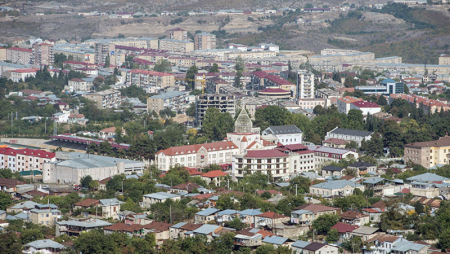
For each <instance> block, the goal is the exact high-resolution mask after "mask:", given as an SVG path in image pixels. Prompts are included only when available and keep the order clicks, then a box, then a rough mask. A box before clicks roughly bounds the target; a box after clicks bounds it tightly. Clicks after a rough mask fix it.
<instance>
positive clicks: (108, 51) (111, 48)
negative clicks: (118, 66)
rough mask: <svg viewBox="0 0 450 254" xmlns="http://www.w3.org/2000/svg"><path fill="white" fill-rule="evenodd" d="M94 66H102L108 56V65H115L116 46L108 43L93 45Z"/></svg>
mask: <svg viewBox="0 0 450 254" xmlns="http://www.w3.org/2000/svg"><path fill="white" fill-rule="evenodd" d="M94 48H95V61H94V63H95V64H104V63H105V60H106V57H107V56H110V64H112V65H115V61H114V59H115V58H114V57H113V56H114V52H115V49H116V45H114V44H109V43H95V46H94Z"/></svg>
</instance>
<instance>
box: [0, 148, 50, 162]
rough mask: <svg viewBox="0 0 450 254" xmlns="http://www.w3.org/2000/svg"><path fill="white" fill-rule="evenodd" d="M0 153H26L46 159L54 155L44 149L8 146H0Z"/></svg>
mask: <svg viewBox="0 0 450 254" xmlns="http://www.w3.org/2000/svg"><path fill="white" fill-rule="evenodd" d="M0 154H5V155H16V154H21V155H28V156H32V157H39V158H48V159H51V158H54V157H55V153H51V152H47V151H44V150H33V149H29V148H25V149H12V148H9V147H2V148H0Z"/></svg>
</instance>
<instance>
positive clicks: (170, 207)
mask: <svg viewBox="0 0 450 254" xmlns="http://www.w3.org/2000/svg"><path fill="white" fill-rule="evenodd" d="M169 213H170V224H172V205H170V206H169Z"/></svg>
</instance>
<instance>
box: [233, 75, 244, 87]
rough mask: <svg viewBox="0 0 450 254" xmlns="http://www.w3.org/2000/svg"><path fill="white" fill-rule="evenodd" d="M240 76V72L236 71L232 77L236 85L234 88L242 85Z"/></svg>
mask: <svg viewBox="0 0 450 254" xmlns="http://www.w3.org/2000/svg"><path fill="white" fill-rule="evenodd" d="M241 78H242V72H241V71H238V72H236V76H235V77H234V87H236V88H241V87H242V82H241Z"/></svg>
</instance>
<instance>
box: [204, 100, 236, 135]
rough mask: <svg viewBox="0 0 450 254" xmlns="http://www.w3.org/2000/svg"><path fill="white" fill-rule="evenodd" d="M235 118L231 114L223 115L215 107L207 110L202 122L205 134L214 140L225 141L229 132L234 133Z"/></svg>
mask: <svg viewBox="0 0 450 254" xmlns="http://www.w3.org/2000/svg"><path fill="white" fill-rule="evenodd" d="M233 123H234V121H233V117H232V116H231V115H230V113H228V112H225V113H221V112H220V111H219V110H218V109H217V108H215V107H209V108H208V109H207V110H206V113H205V116H204V118H203V122H202V130H203V133H204V134H205V135H206V136H207V137H209V138H210V139H214V140H223V138H224V137H225V136H226V134H227V133H228V132H231V131H233V127H234V126H233Z"/></svg>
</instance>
